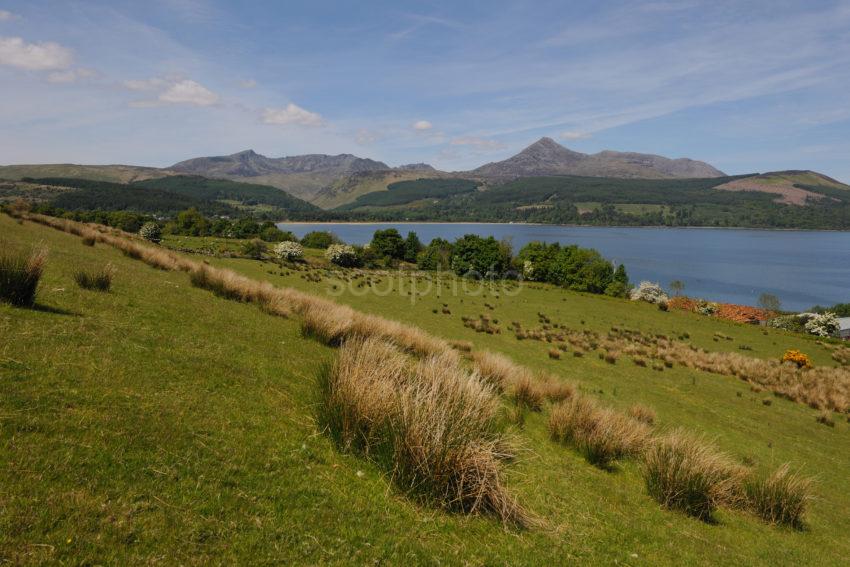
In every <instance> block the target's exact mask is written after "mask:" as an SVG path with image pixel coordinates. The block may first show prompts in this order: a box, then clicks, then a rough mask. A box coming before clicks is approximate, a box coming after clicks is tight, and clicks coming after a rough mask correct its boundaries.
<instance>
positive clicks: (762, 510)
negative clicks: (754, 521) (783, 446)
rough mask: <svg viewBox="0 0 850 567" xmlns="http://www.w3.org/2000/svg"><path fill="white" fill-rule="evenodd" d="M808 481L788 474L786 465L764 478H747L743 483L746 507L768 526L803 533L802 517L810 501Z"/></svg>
mask: <svg viewBox="0 0 850 567" xmlns="http://www.w3.org/2000/svg"><path fill="white" fill-rule="evenodd" d="M811 488H812V481H811V479H808V478H805V477H803V476H801V475H800V474H798V473H794V472H791V467H790V465H788V463H786V464H784V465H782V466H781V467H779V469H777V470H776V472H774V473H773V474H772V475H770V476H769V477H767V478H761V479H757V478H751V479H748V480H747V481H746V482H745V483H744V493H745V494H746V497H747V504H748V506H749V508H750V509H751V510H753V512H755V513H756V514H758V515H759V517H761V518H762V519H763V520H764V521H766V522H768V523H769V524H780V525H785V526H789V527H792V528H794V529H797V530H800V529H803V525H804V524H803V516H804V514H805V512H806V506H807V504H808V502H809V501H810V500H811V498H812V496H811Z"/></svg>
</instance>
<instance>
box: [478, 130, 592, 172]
mask: <svg viewBox="0 0 850 567" xmlns="http://www.w3.org/2000/svg"><path fill="white" fill-rule="evenodd" d="M586 157H587V155H586V154H582V153H579V152H574V151H572V150H569V149H567V148H565V147H564V146H562V145H561V144H559V143H558V142H556V141H555V140H553V139H552V138H547V137H543V138H540V139H539V140H537V141H536V142H534V143H533V144H531V145H530V146H528V147H527V148H525V149H524V150H522V151H521V152H520V153H518V154H517V155H515V156H514V157H512V158H508V159H506V160H504V161H499V162H495V163H488V164H486V165H482V166H481V167H479V168H478V169H475V170H473V172H472V173H475V174H477V175H485V176H494V177H525V176H534V175H567V174H570V173H571V172H572V169H573V168H574V167H575V166H576V164H578V163H579V162H581V161H582V160H584V159H585V158H586Z"/></svg>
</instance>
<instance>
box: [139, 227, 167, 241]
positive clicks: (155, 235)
mask: <svg viewBox="0 0 850 567" xmlns="http://www.w3.org/2000/svg"><path fill="white" fill-rule="evenodd" d="M139 236H141V237H142V238H144V239H145V240H147V241H148V242H153V243H154V244H159V243H160V242H162V229H161V228H160V227H159V225H158V224H156V223H155V222H146V223H145V224H143V225H142V228H140V229H139Z"/></svg>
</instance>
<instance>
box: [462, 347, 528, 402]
mask: <svg viewBox="0 0 850 567" xmlns="http://www.w3.org/2000/svg"><path fill="white" fill-rule="evenodd" d="M472 361H473V363H474V365H475V368H476V369H477V370H478V373H479V374H480V375H481V377H482V378H483V379H484V380H486V381H487V382H488V383H489V384H490V385H491V386H493V387H494V388H495V389H496V390H497V391H498V392H502V391H504V390H505V389H506V388H507V387H508V386H510V385H511V384H514V383H515V382H517V381H519V380H526V379H528V380H531V379H532V378H531V376H529V375H530V371H529V370H528V369H526V368H524V367H522V366H520V365H518V364H516V363H515V362H514V361H512V360H511V359H510V358H508V357H507V356H505V355H502V354H498V353H495V352H490V351H486V350H479V351H475V352H473V353H472Z"/></svg>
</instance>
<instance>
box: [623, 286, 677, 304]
mask: <svg viewBox="0 0 850 567" xmlns="http://www.w3.org/2000/svg"><path fill="white" fill-rule="evenodd" d="M629 298H630V299H631V300H632V301H646V302H648V303H656V304H662V303H667V300H668V299H669V298H668V297H667V294H666V293H664V290H663V289H661V286H660V285H658V284H657V283H652V282H640V285H638V286H637V287H636V288H634V289H633V290H632V292H631V293H630V294H629Z"/></svg>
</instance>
